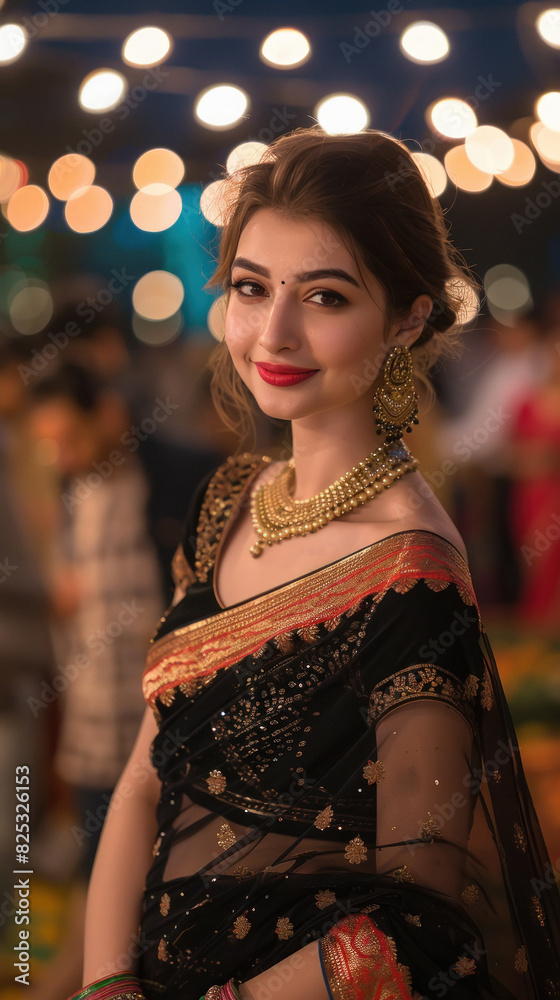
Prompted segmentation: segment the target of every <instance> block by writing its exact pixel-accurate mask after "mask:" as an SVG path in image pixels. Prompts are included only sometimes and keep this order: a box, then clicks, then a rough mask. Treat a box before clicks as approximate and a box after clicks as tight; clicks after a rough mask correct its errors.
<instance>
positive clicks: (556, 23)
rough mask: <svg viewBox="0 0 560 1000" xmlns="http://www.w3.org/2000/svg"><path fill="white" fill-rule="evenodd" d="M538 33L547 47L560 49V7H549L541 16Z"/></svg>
mask: <svg viewBox="0 0 560 1000" xmlns="http://www.w3.org/2000/svg"><path fill="white" fill-rule="evenodd" d="M537 31H538V33H539V35H540V36H541V38H542V39H543V41H544V42H546V43H547V45H551V46H552V47H553V48H554V49H560V7H549V9H548V10H544V11H543V12H542V14H539V16H538V18H537Z"/></svg>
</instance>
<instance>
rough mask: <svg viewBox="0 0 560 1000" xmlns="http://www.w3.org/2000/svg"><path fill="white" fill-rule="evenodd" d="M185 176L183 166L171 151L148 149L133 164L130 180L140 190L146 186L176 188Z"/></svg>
mask: <svg viewBox="0 0 560 1000" xmlns="http://www.w3.org/2000/svg"><path fill="white" fill-rule="evenodd" d="M184 176H185V164H184V163H183V161H182V159H181V157H180V156H179V155H178V154H177V153H174V152H173V150H172V149H163V148H162V149H159V148H158V149H148V150H147V152H145V153H143V154H142V156H139V157H138V159H137V160H136V163H135V164H134V169H133V171H132V179H133V181H134V183H135V185H136V187H137V188H138V189H139V190H141V189H142V188H145V187H147V186H148V184H166V185H168V186H169V187H171V188H176V187H177V185H178V184H180V183H181V181H182V180H183V177H184Z"/></svg>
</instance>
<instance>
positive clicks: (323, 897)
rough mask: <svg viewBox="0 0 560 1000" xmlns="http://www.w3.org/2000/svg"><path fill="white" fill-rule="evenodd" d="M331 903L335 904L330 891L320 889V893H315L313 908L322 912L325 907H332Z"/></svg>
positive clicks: (334, 897) (332, 893) (333, 896)
mask: <svg viewBox="0 0 560 1000" xmlns="http://www.w3.org/2000/svg"><path fill="white" fill-rule="evenodd" d="M333 903H336V896H335V894H334V892H331V890H330V889H322V890H321V892H318V893H316V895H315V906H316V907H317V908H318V909H319V910H324V909H325V907H327V906H332V904H333Z"/></svg>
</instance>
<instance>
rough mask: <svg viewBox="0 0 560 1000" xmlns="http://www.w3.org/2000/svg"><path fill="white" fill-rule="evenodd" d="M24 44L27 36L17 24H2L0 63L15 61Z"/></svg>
mask: <svg viewBox="0 0 560 1000" xmlns="http://www.w3.org/2000/svg"><path fill="white" fill-rule="evenodd" d="M26 45H27V38H26V36H25V32H24V30H23V28H22V27H21V26H20V25H19V24H3V25H2V27H1V28H0V63H2V64H3V65H7V63H11V62H15V60H16V59H19V57H20V55H21V54H22V52H23V50H24V48H25V46H26Z"/></svg>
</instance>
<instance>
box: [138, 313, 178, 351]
mask: <svg viewBox="0 0 560 1000" xmlns="http://www.w3.org/2000/svg"><path fill="white" fill-rule="evenodd" d="M184 325H185V318H184V316H183V313H182V312H181V310H180V309H179V310H178V312H176V313H174V314H173V316H169V317H168V318H167V319H161V320H149V319H146V318H145V317H144V316H139V315H138V313H137V312H133V314H132V330H133V332H134V336H135V337H136V339H137V340H139V341H140V342H141V343H142V344H148V345H149V346H150V347H163V346H164V345H165V344H171V343H172V342H173V341H174V340H176V339H177V337H178V336H179V334H180V333H181V330H182V329H183V327H184Z"/></svg>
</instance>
